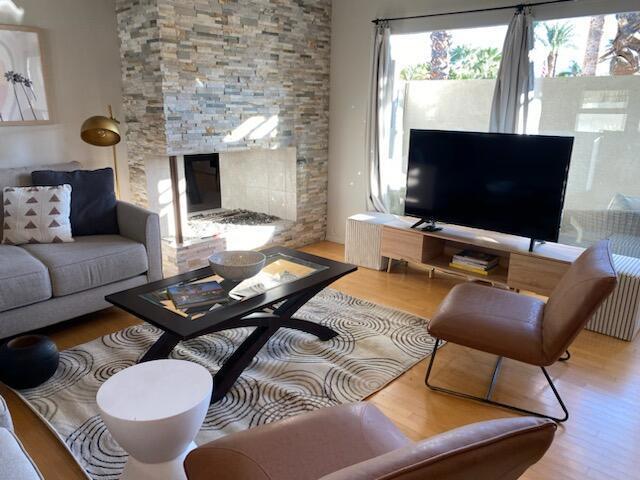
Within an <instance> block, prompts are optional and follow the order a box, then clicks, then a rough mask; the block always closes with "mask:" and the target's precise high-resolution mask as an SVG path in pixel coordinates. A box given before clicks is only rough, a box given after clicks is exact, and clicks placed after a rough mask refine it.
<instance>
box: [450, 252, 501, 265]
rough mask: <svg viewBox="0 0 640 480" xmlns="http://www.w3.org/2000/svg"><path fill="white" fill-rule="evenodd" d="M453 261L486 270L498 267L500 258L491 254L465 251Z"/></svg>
mask: <svg viewBox="0 0 640 480" xmlns="http://www.w3.org/2000/svg"><path fill="white" fill-rule="evenodd" d="M453 261H454V262H457V263H460V264H466V265H470V266H476V267H479V268H486V267H495V266H496V265H498V261H499V258H498V256H497V255H491V254H490V253H484V252H477V251H475V250H463V251H462V252H460V253H457V254H455V255H454V256H453Z"/></svg>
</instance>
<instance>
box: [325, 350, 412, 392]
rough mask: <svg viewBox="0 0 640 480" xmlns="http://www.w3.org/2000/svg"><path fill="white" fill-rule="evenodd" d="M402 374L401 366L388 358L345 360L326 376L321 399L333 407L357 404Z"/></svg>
mask: <svg viewBox="0 0 640 480" xmlns="http://www.w3.org/2000/svg"><path fill="white" fill-rule="evenodd" d="M404 370H405V366H404V365H403V363H402V362H399V361H397V360H393V359H390V358H346V359H343V361H342V362H341V364H340V365H339V367H338V368H333V369H331V370H330V371H329V372H328V373H327V376H326V377H325V379H324V391H325V395H326V396H327V397H328V398H330V399H332V400H333V401H334V402H336V403H351V402H358V401H360V400H362V399H363V398H365V397H367V396H369V395H371V394H372V393H374V392H377V391H378V390H380V389H381V388H382V387H384V386H385V385H386V384H387V383H389V380H390V379H394V378H395V377H397V376H398V375H399V374H400V373H402V372H403V371H404Z"/></svg>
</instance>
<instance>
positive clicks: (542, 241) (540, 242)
mask: <svg viewBox="0 0 640 480" xmlns="http://www.w3.org/2000/svg"><path fill="white" fill-rule="evenodd" d="M536 243H539V244H540V245H544V244H545V243H547V242H545V241H544V240H536V239H535V238H532V239H531V241H530V242H529V251H530V252H533V249H534V248H535V247H536Z"/></svg>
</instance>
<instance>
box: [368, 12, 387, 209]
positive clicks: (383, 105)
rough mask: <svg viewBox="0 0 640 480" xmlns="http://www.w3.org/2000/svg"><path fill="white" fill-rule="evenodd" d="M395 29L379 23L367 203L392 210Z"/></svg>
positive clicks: (370, 105) (377, 26)
mask: <svg viewBox="0 0 640 480" xmlns="http://www.w3.org/2000/svg"><path fill="white" fill-rule="evenodd" d="M390 38H391V29H390V28H389V25H388V24H386V23H379V24H377V25H376V26H375V32H374V46H373V71H372V74H371V91H370V95H371V98H370V102H369V118H368V133H367V151H368V154H369V162H368V167H369V172H368V173H369V182H368V191H367V197H368V198H367V203H368V208H369V209H374V210H377V211H379V212H389V206H388V204H387V202H386V201H385V196H386V190H387V189H386V186H385V181H384V174H383V171H384V165H383V164H384V163H385V162H386V161H387V159H388V158H389V157H390V155H391V150H392V145H391V136H392V129H393V125H392V122H393V63H392V61H391V46H390Z"/></svg>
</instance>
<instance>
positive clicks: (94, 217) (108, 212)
mask: <svg viewBox="0 0 640 480" xmlns="http://www.w3.org/2000/svg"><path fill="white" fill-rule="evenodd" d="M31 181H32V182H33V185H35V186H52V185H63V184H65V183H66V184H69V185H71V233H72V234H73V236H74V237H75V236H82V235H107V234H117V233H118V215H117V212H116V194H115V191H114V187H113V170H112V169H110V168H102V169H100V170H75V171H73V172H55V171H53V170H37V171H35V172H32V173H31Z"/></svg>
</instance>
